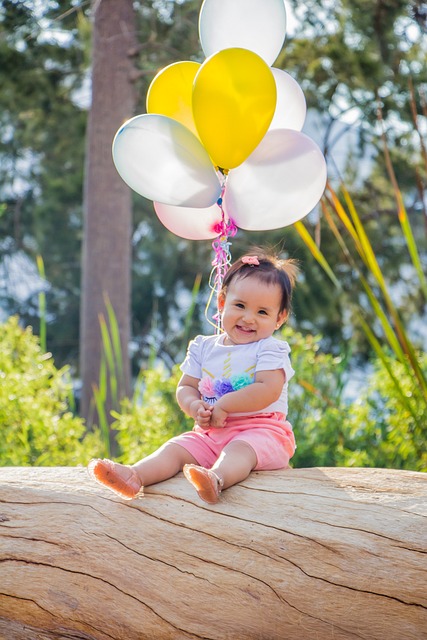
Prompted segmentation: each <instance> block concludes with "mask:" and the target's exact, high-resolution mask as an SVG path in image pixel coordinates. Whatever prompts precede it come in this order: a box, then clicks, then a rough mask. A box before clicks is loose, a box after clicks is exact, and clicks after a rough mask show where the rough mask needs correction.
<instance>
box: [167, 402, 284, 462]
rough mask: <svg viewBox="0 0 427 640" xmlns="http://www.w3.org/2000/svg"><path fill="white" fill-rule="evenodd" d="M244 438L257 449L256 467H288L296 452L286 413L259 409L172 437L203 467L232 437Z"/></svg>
mask: <svg viewBox="0 0 427 640" xmlns="http://www.w3.org/2000/svg"><path fill="white" fill-rule="evenodd" d="M235 440H243V441H244V442H246V443H247V444H249V445H250V446H251V447H252V449H253V450H254V451H255V454H256V457H257V464H256V467H255V470H258V471H261V470H273V469H284V468H286V467H287V466H288V464H289V460H290V459H291V458H292V456H293V455H294V453H295V448H296V445H295V437H294V433H293V431H292V426H291V424H290V423H289V422H288V421H287V420H286V416H285V415H284V414H283V413H257V414H255V415H250V416H235V417H231V418H227V422H226V426H225V427H221V428H217V429H214V428H212V429H207V430H204V429H202V428H201V427H199V426H198V425H197V424H196V425H195V427H194V429H193V431H187V432H185V433H181V434H180V435H179V436H175V437H174V438H172V439H171V440H170V442H174V443H175V444H179V445H181V447H184V449H186V450H187V451H188V452H189V453H191V455H192V456H193V457H194V458H195V459H196V460H197V463H198V464H199V465H201V466H202V467H206V468H208V469H209V468H210V467H211V466H212V465H213V464H214V463H215V462H216V460H217V459H218V458H219V455H220V453H221V452H222V450H223V449H224V448H225V447H226V446H227V444H229V442H231V441H235Z"/></svg>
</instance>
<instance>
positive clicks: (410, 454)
mask: <svg viewBox="0 0 427 640" xmlns="http://www.w3.org/2000/svg"><path fill="white" fill-rule="evenodd" d="M284 337H285V338H286V339H288V341H289V343H290V345H291V348H292V354H291V356H292V365H293V367H294V369H295V371H296V374H295V377H294V378H293V379H292V381H291V383H290V385H289V419H290V421H291V423H292V424H293V427H294V431H295V436H296V440H297V450H296V453H295V456H294V458H293V464H294V466H296V467H308V466H359V467H385V468H394V469H411V470H414V471H427V452H426V449H425V441H426V437H427V415H426V401H425V398H424V396H423V395H422V392H421V390H420V388H419V387H418V385H417V383H416V381H415V380H414V379H413V376H411V375H410V373H409V372H408V370H407V369H405V367H404V366H403V365H402V363H401V362H399V361H398V360H396V358H394V357H393V356H391V355H390V356H389V357H388V360H387V363H388V368H389V370H391V371H392V372H393V374H394V376H395V377H396V378H397V379H398V380H399V384H400V387H401V389H403V391H404V393H405V396H406V398H407V399H408V403H407V404H406V403H403V402H402V401H401V398H400V395H399V393H398V392H397V390H396V386H395V385H394V383H393V381H392V379H391V377H390V375H389V373H388V371H387V368H386V366H385V364H384V363H383V362H382V360H381V359H380V358H375V359H374V360H373V361H372V362H371V363H370V364H371V367H370V368H371V369H372V373H371V374H369V375H368V376H367V378H366V384H365V385H364V386H363V388H362V389H361V390H360V393H359V397H358V398H357V399H356V400H354V401H351V402H350V401H348V400H345V399H344V396H343V389H344V386H345V382H346V375H347V373H346V368H347V366H346V360H347V358H346V356H345V354H343V356H342V357H340V358H336V357H333V356H332V355H330V354H324V353H321V352H320V349H319V343H320V337H319V336H316V337H314V336H302V335H301V334H299V333H290V330H289V329H288V328H287V329H285V330H284ZM418 361H419V364H420V367H421V369H422V371H424V372H427V355H426V354H419V355H418Z"/></svg>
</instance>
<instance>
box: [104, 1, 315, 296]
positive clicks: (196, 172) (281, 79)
mask: <svg viewBox="0 0 427 640" xmlns="http://www.w3.org/2000/svg"><path fill="white" fill-rule="evenodd" d="M285 34H286V11H285V5H284V0H204V2H203V4H202V7H201V10H200V15H199V36H200V42H201V45H202V49H203V51H204V53H205V55H206V59H205V61H204V62H203V64H199V63H197V62H192V61H187V62H176V63H174V64H171V65H169V66H167V67H166V68H164V69H162V70H161V71H160V72H159V73H158V74H157V75H156V76H155V78H154V79H153V81H152V82H151V84H150V86H149V89H148V93H147V113H146V114H143V115H138V116H136V117H134V118H131V119H130V120H128V121H127V122H126V123H125V124H124V125H123V126H122V127H120V129H119V130H118V132H117V133H116V136H115V138H114V141H113V160H114V163H115V165H116V168H117V171H118V172H119V174H120V175H121V177H122V178H123V180H124V181H125V182H126V183H127V184H128V185H129V186H130V187H131V188H132V189H133V190H134V191H136V192H137V193H139V194H140V195H142V196H145V197H146V198H149V199H150V200H153V202H154V209H155V211H156V214H157V216H158V218H159V219H160V221H161V222H162V224H163V225H164V226H165V227H166V228H167V229H169V231H171V232H172V233H174V234H176V235H178V236H180V237H183V238H187V239H190V240H203V239H209V238H216V237H218V241H217V243H216V244H215V243H214V249H215V247H216V249H215V250H216V260H214V263H215V262H216V265H217V277H216V284H217V285H218V280H221V271H222V270H223V269H224V266H226V262H227V259H228V258H227V257H224V256H227V250H224V247H227V246H228V245H227V234H229V232H230V228H231V229H233V231H234V232H235V230H236V228H237V227H240V228H241V229H246V230H252V231H256V230H267V229H277V228H281V227H284V226H287V225H290V224H293V223H294V222H296V221H297V220H299V219H301V218H302V217H304V216H305V215H306V214H308V213H309V212H310V211H311V210H312V209H313V208H314V207H315V205H316V204H317V203H318V201H319V200H320V198H321V196H322V193H323V191H324V188H325V184H326V163H325V159H324V157H323V155H322V153H321V151H320V149H319V148H318V146H317V145H316V144H315V143H314V142H313V140H311V138H309V137H308V136H306V135H305V134H303V133H301V129H302V127H303V125H304V121H305V116H306V103H305V98H304V94H303V92H302V90H301V88H300V86H299V85H298V83H297V82H296V81H295V80H294V79H293V78H292V77H291V76H290V75H289V74H288V73H286V72H285V71H282V70H281V69H275V68H272V67H271V64H273V62H274V61H275V59H276V58H277V56H278V54H279V53H280V50H281V48H282V46H283V42H284V39H285ZM221 256H222V257H221ZM224 260H225V262H224Z"/></svg>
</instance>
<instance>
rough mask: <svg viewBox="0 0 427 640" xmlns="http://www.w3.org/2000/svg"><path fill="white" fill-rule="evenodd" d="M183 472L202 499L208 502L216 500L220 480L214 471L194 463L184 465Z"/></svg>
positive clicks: (215, 501)
mask: <svg viewBox="0 0 427 640" xmlns="http://www.w3.org/2000/svg"><path fill="white" fill-rule="evenodd" d="M183 472H184V475H185V477H186V478H187V480H188V481H189V482H191V484H192V485H193V487H194V488H195V489H196V491H197V493H198V494H199V496H200V498H201V499H202V500H204V501H205V502H208V503H209V504H216V503H217V502H218V498H219V494H220V491H221V486H222V482H221V479H220V478H219V477H218V476H217V475H216V473H214V472H213V471H211V470H210V469H205V468H204V467H199V466H197V465H195V464H186V465H184V468H183Z"/></svg>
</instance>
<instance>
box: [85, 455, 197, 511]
mask: <svg viewBox="0 0 427 640" xmlns="http://www.w3.org/2000/svg"><path fill="white" fill-rule="evenodd" d="M194 462H196V460H195V459H194V458H193V456H192V455H191V454H190V453H188V451H187V450H186V449H184V447H181V446H180V445H178V444H174V443H169V442H166V443H165V444H164V445H163V446H162V447H160V449H158V450H157V451H155V452H154V453H152V454H151V455H149V456H147V457H146V458H143V459H142V460H140V461H139V462H137V463H136V464H134V465H132V466H131V465H126V464H119V463H118V462H113V461H112V460H91V461H90V463H89V465H88V471H89V475H90V476H91V477H92V478H93V479H94V480H96V481H97V482H99V483H100V484H103V485H104V486H106V487H108V488H109V489H111V491H113V492H114V493H116V494H117V495H119V496H120V497H121V498H124V499H125V500H132V499H133V498H135V496H136V495H137V494H138V493H139V491H140V490H141V489H142V488H143V487H144V486H145V487H147V486H148V485H150V484H154V483H156V482H161V481H162V480H167V479H168V478H172V476H174V475H176V474H177V473H178V472H179V471H181V469H182V467H183V466H184V465H185V464H187V463H194Z"/></svg>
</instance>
